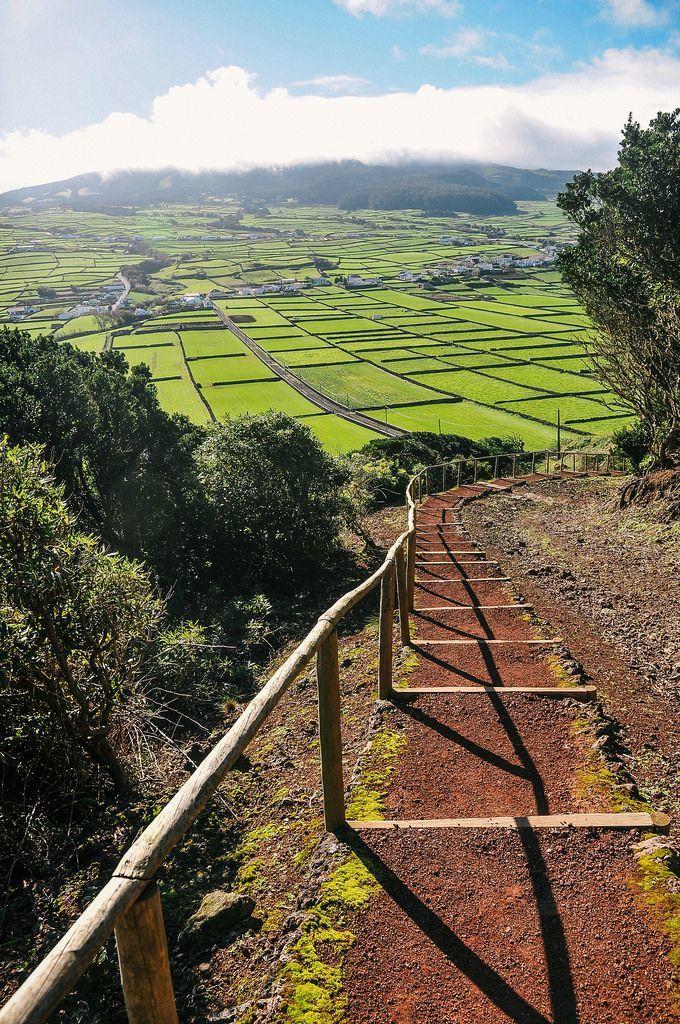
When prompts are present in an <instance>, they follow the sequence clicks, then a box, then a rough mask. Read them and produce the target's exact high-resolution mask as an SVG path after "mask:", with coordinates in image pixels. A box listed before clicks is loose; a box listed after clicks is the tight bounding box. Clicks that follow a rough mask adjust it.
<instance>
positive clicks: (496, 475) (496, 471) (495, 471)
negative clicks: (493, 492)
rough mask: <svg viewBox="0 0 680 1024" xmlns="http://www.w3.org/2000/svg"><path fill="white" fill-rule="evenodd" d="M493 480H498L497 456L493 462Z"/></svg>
mask: <svg viewBox="0 0 680 1024" xmlns="http://www.w3.org/2000/svg"><path fill="white" fill-rule="evenodd" d="M493 478H494V480H498V456H496V458H495V459H494V462H493Z"/></svg>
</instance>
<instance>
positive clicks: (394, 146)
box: [0, 49, 680, 191]
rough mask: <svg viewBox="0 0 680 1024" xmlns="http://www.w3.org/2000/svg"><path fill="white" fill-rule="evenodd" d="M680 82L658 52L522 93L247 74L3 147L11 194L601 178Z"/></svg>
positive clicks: (615, 58) (227, 71)
mask: <svg viewBox="0 0 680 1024" xmlns="http://www.w3.org/2000/svg"><path fill="white" fill-rule="evenodd" d="M679 81H680V59H679V58H677V57H675V56H673V55H672V54H670V53H667V52H665V51H660V50H655V49H645V50H633V49H625V50H608V51H606V52H605V53H604V54H603V55H602V56H601V57H598V58H597V59H596V60H594V61H593V62H592V63H590V64H583V65H580V66H579V67H577V68H576V69H575V70H573V71H570V72H568V73H560V74H557V73H552V74H546V75H542V76H540V77H537V78H535V79H533V81H530V82H528V83H524V84H522V85H518V86H507V85H503V86H501V85H497V86H467V87H459V88H452V89H441V88H438V87H435V86H433V85H422V86H421V87H420V88H419V89H418V90H416V91H415V92H389V93H386V94H383V95H374V96H366V95H363V96H357V95H333V96H327V95H325V96H321V95H313V94H306V95H299V94H297V95H296V94H294V93H292V92H289V91H288V90H287V89H285V88H276V89H272V90H270V91H269V92H262V91H260V90H258V88H257V85H256V82H255V78H254V76H253V75H251V74H249V73H248V72H247V71H246V70H244V69H243V68H240V67H235V66H231V67H221V68H217V69H216V70H214V71H210V72H208V73H207V74H206V75H205V76H204V77H202V78H200V79H199V80H198V81H196V82H192V83H190V84H186V85H178V86H174V87H173V88H171V89H169V90H168V92H167V93H165V94H164V95H163V96H158V97H157V98H156V99H155V100H154V102H153V106H152V111H151V115H150V116H149V117H148V118H144V117H138V116H137V115H135V114H130V113H112V114H110V115H109V116H108V117H107V118H105V120H103V121H102V122H100V123H99V124H93V125H88V126H86V127H84V128H81V129H79V130H77V131H74V132H69V133H67V134H65V135H61V136H57V135H51V134H49V133H45V132H40V131H27V132H12V133H10V134H8V135H5V136H2V137H0V191H6V190H8V189H11V188H19V187H22V186H27V185H36V184H40V183H41V182H44V181H48V180H49V181H55V180H59V179H61V178H68V177H71V176H73V175H75V174H80V173H82V172H86V171H101V172H103V173H108V172H111V171H114V170H119V169H124V168H129V169H156V168H162V167H177V168H179V169H181V170H189V171H199V170H240V169H248V168H250V167H256V166H267V167H270V166H281V165H290V164H295V163H300V162H307V161H316V160H341V159H348V158H353V159H358V160H363V161H366V162H369V163H371V162H389V161H393V160H399V159H407V158H409V159H440V158H449V159H456V158H460V159H465V160H488V161H493V162H496V163H506V164H513V165H515V166H521V167H539V166H542V167H549V168H569V167H585V166H591V167H593V168H596V169H602V168H605V167H608V166H611V165H612V164H613V163H614V161H615V159H616V151H617V144H618V139H619V136H620V130H621V127H622V125H623V123H624V121H625V119H626V117H627V116H628V112H629V111H632V112H633V116H634V117H635V118H637V119H638V120H640V121H641V122H646V121H648V120H649V119H650V118H651V117H653V116H654V115H655V114H656V113H657V111H659V110H670V109H673V108H674V107H675V106H676V105H677V102H678V94H677V83H678V82H679ZM312 88H313V86H312Z"/></svg>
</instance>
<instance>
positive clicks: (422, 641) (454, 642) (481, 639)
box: [412, 636, 564, 647]
mask: <svg viewBox="0 0 680 1024" xmlns="http://www.w3.org/2000/svg"><path fill="white" fill-rule="evenodd" d="M412 643H413V646H414V647H418V645H419V644H437V645H438V646H442V645H444V644H446V645H448V646H449V647H451V646H455V645H457V646H459V647H460V646H461V645H463V644H468V645H470V644H484V645H485V646H486V645H487V644H563V643H564V640H563V639H562V637H559V636H558V637H555V639H554V640H541V639H537V640H489V639H487V638H485V637H483V636H480V637H475V639H474V640H425V639H421V637H416V638H415V640H413V642H412Z"/></svg>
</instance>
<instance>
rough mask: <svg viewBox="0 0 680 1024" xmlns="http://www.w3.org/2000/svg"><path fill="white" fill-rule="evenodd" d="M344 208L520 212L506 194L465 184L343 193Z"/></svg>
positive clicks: (407, 186)
mask: <svg viewBox="0 0 680 1024" xmlns="http://www.w3.org/2000/svg"><path fill="white" fill-rule="evenodd" d="M338 206H340V207H341V208H342V209H343V210H348V211H353V210H423V211H424V212H425V213H430V214H442V215H446V214H450V213H473V214H480V215H481V216H487V215H492V214H497V215H501V214H510V213H517V204H516V203H515V202H514V201H513V200H512V199H509V198H508V197H507V196H504V195H501V194H500V193H499V192H494V191H492V190H490V189H480V188H470V187H466V186H464V185H448V186H447V185H440V186H438V185H417V184H414V185H402V186H398V185H397V186H394V187H385V188H379V189H375V190H371V189H360V190H358V191H356V192H350V193H349V194H348V195H345V196H342V197H341V199H340V200H339V202H338Z"/></svg>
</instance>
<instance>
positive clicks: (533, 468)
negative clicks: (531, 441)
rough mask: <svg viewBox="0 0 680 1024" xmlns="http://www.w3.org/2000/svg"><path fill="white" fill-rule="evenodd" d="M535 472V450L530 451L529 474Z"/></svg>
mask: <svg viewBox="0 0 680 1024" xmlns="http://www.w3.org/2000/svg"><path fill="white" fill-rule="evenodd" d="M535 472H536V452H532V453H531V475H532V476H533V475H534V473H535Z"/></svg>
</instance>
